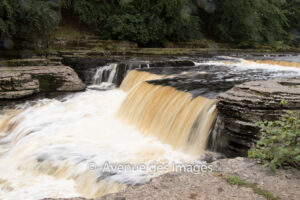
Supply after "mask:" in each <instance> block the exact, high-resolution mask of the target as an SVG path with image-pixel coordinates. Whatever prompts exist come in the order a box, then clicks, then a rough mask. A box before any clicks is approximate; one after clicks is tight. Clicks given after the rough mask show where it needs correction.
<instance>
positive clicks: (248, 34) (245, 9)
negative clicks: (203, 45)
mask: <svg viewBox="0 0 300 200" xmlns="http://www.w3.org/2000/svg"><path fill="white" fill-rule="evenodd" d="M285 3H286V2H285V1H277V0H216V11H215V12H214V13H213V14H212V15H211V18H210V25H211V26H212V30H213V34H214V36H215V37H216V38H217V39H218V40H219V41H222V42H232V43H236V44H238V45H240V46H241V47H249V46H255V45H256V44H272V43H273V42H275V41H283V40H285V39H286V32H285V29H286V27H288V20H287V18H286V15H285V14H286V13H285V10H284V9H282V8H283V6H284V5H285Z"/></svg>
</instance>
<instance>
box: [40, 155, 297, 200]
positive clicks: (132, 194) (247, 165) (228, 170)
mask: <svg viewBox="0 0 300 200" xmlns="http://www.w3.org/2000/svg"><path fill="white" fill-rule="evenodd" d="M209 164H210V165H211V166H212V168H213V172H210V173H200V174H192V173H169V174H165V175H162V176H160V177H157V178H154V179H152V180H151V181H150V182H149V183H148V184H145V185H140V186H130V187H128V188H127V189H126V190H124V191H122V192H120V193H116V194H110V195H107V196H104V197H102V198H99V200H138V199H149V200H150V199H155V200H158V199H174V200H177V199H199V200H202V199H203V200H207V199H213V200H232V199H236V200H240V199H245V200H253V199H262V200H263V199H272V200H273V199H283V200H298V199H299V197H300V190H299V189H300V172H299V171H297V170H295V169H281V170H277V171H276V173H271V172H270V170H269V169H268V168H263V167H262V166H261V165H260V164H259V163H258V162H257V161H256V160H250V159H247V158H235V159H222V160H218V161H214V162H212V163H209ZM242 183H243V184H242ZM44 200H46V199H44ZM47 200H54V199H51V198H50V199H47ZM55 200H58V199H55ZM69 200H83V198H73V199H69Z"/></svg>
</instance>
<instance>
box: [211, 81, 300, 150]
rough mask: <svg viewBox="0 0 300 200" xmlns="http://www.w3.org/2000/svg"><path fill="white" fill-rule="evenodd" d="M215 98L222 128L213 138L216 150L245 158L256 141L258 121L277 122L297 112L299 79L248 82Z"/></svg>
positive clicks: (299, 92) (299, 97) (299, 107)
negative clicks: (215, 141)
mask: <svg viewBox="0 0 300 200" xmlns="http://www.w3.org/2000/svg"><path fill="white" fill-rule="evenodd" d="M218 99H219V102H218V105H217V107H218V110H219V112H220V115H221V117H222V118H223V123H224V124H223V125H224V129H223V130H221V131H220V133H219V135H218V136H217V138H216V139H217V141H221V142H219V143H217V144H216V146H219V147H217V149H218V151H221V152H223V153H225V154H226V155H227V156H239V155H242V156H246V155H247V151H248V149H249V148H250V147H251V146H252V145H253V144H254V143H255V141H256V140H257V139H258V138H259V130H258V128H257V127H256V126H255V123H256V122H257V121H260V120H278V119H280V118H281V117H282V115H283V114H284V113H286V112H287V111H288V110H293V111H300V80H299V79H282V80H269V81H252V82H247V83H244V84H241V85H238V86H235V87H234V88H232V89H231V90H229V91H227V92H225V93H223V94H221V95H219V97H218ZM283 100H284V101H285V102H286V104H284V105H282V104H281V101H283ZM220 146H221V147H220Z"/></svg>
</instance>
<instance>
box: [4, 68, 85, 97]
mask: <svg viewBox="0 0 300 200" xmlns="http://www.w3.org/2000/svg"><path fill="white" fill-rule="evenodd" d="M84 89H85V85H84V84H83V83H82V81H81V80H80V79H79V77H78V76H77V74H76V73H75V72H74V70H73V69H72V68H70V67H68V66H26V67H22V66H21V67H0V99H2V100H3V99H6V100H7V99H20V98H23V97H28V96H31V95H33V94H35V93H38V92H72V91H81V90H84Z"/></svg>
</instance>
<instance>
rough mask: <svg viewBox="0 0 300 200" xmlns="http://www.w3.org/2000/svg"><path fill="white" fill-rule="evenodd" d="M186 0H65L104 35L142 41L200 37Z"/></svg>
mask: <svg viewBox="0 0 300 200" xmlns="http://www.w3.org/2000/svg"><path fill="white" fill-rule="evenodd" d="M191 5H192V4H191V1H187V0H164V1H161V0H116V1H106V0H90V1H86V0H65V1H63V6H64V7H65V8H70V9H73V10H74V12H75V13H76V14H77V15H79V17H80V19H81V20H82V21H83V22H85V23H87V24H89V25H91V26H93V27H94V28H95V29H96V30H98V32H99V33H100V35H101V36H102V37H103V38H105V39H119V40H131V41H136V42H138V43H139V44H142V45H145V44H149V43H156V42H158V41H160V40H163V39H169V40H185V39H188V38H199V37H200V36H201V32H200V19H199V17H198V16H196V15H194V13H195V8H194V9H192V6H191Z"/></svg>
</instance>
